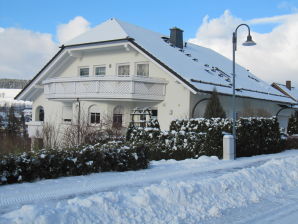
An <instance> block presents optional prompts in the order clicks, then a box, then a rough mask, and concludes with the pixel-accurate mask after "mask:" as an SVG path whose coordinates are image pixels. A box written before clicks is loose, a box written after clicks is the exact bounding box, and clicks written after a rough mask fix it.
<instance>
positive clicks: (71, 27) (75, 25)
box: [57, 16, 90, 43]
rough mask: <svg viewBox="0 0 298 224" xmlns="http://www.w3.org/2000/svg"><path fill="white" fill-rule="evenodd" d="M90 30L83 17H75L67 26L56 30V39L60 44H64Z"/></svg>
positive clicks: (60, 26)
mask: <svg viewBox="0 0 298 224" xmlns="http://www.w3.org/2000/svg"><path fill="white" fill-rule="evenodd" d="M89 29H90V23H89V22H88V21H87V20H86V19H85V18H83V17H81V16H77V17H75V18H74V19H72V20H70V21H69V22H68V23H67V24H61V25H59V26H58V28H57V38H58V41H59V42H60V43H65V42H67V41H69V40H71V39H73V38H74V37H76V36H78V35H80V34H82V33H84V32H86V31H87V30H89Z"/></svg>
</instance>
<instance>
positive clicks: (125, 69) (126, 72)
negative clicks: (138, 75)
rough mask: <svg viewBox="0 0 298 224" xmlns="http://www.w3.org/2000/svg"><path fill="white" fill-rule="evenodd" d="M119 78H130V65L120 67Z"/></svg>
mask: <svg viewBox="0 0 298 224" xmlns="http://www.w3.org/2000/svg"><path fill="white" fill-rule="evenodd" d="M117 70H118V76H119V77H128V76H129V65H128V64H125V65H123V64H122V65H118V69H117Z"/></svg>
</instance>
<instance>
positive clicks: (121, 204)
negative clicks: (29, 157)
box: [0, 150, 298, 223]
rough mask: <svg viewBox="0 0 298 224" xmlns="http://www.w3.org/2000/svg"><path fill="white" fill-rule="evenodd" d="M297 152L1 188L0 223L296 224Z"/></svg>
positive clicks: (195, 161)
mask: <svg viewBox="0 0 298 224" xmlns="http://www.w3.org/2000/svg"><path fill="white" fill-rule="evenodd" d="M297 199H298V150H291V151H286V152H283V153H279V154H274V155H263V156H255V157H250V158H241V159H237V160H236V161H223V160H218V159H217V158H216V157H205V156H203V157H200V158H199V159H188V160H184V161H174V160H169V161H158V162H156V161H154V162H152V163H151V165H150V168H149V169H147V170H140V171H129V172H122V173H119V172H110V173H98V174H92V175H88V176H78V177H65V178H59V179H56V180H42V181H38V182H35V183H23V184H14V185H5V186H1V187H0V212H1V213H0V223H274V222H275V223H292V222H291V221H296V220H297V219H298V203H297Z"/></svg>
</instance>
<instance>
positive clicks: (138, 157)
mask: <svg viewBox="0 0 298 224" xmlns="http://www.w3.org/2000/svg"><path fill="white" fill-rule="evenodd" d="M144 147H145V146H144V145H142V144H135V145H133V146H128V145H125V144H123V143H122V142H112V143H108V144H104V145H99V144H97V145H94V146H91V145H90V146H86V147H82V148H76V149H63V150H53V149H42V150H39V151H36V152H26V153H22V154H9V155H3V156H1V157H0V184H6V183H18V182H23V181H34V180H38V179H51V178H57V177H62V176H74V175H86V174H89V173H94V172H105V171H127V170H137V169H144V168H147V166H148V159H147V157H146V155H145V153H144V151H146V150H144Z"/></svg>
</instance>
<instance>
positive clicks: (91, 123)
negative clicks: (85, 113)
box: [89, 112, 101, 125]
mask: <svg viewBox="0 0 298 224" xmlns="http://www.w3.org/2000/svg"><path fill="white" fill-rule="evenodd" d="M93 114H94V115H95V117H94V119H95V122H92V115H93ZM100 117H101V116H100V113H99V112H90V120H89V123H90V125H99V124H100V122H101V120H100ZM97 118H98V119H99V122H96V121H97Z"/></svg>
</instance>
